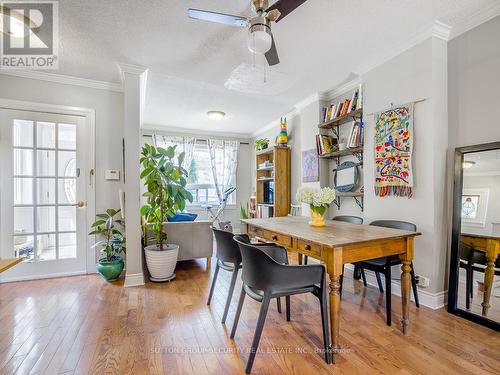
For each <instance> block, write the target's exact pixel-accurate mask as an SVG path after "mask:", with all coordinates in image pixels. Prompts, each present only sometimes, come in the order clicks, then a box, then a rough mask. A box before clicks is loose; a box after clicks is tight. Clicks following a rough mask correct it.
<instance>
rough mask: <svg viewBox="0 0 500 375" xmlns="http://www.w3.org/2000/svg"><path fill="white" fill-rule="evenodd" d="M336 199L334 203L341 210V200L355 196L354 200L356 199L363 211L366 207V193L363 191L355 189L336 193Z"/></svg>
mask: <svg viewBox="0 0 500 375" xmlns="http://www.w3.org/2000/svg"><path fill="white" fill-rule="evenodd" d="M335 196H336V197H335V200H334V201H333V203H334V204H335V206H337V208H338V209H339V210H340V204H341V200H342V198H354V200H355V201H356V204H357V205H358V206H359V208H361V212H362V211H363V209H364V196H365V194H364V193H363V192H361V191H354V192H348V193H339V192H337V193H335Z"/></svg>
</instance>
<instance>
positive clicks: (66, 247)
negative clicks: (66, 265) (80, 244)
mask: <svg viewBox="0 0 500 375" xmlns="http://www.w3.org/2000/svg"><path fill="white" fill-rule="evenodd" d="M67 258H76V233H61V234H60V235H59V259H67Z"/></svg>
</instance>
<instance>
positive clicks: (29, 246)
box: [14, 235, 35, 260]
mask: <svg viewBox="0 0 500 375" xmlns="http://www.w3.org/2000/svg"><path fill="white" fill-rule="evenodd" d="M34 255H35V252H34V249H33V236H24V235H21V236H14V256H15V257H16V258H27V260H33V258H34Z"/></svg>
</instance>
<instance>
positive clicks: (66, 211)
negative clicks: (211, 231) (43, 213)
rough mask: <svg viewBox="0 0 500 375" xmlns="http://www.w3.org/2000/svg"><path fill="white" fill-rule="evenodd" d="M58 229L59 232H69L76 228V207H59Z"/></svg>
mask: <svg viewBox="0 0 500 375" xmlns="http://www.w3.org/2000/svg"><path fill="white" fill-rule="evenodd" d="M58 220H59V230H60V231H61V232H70V231H74V230H76V207H74V206H61V207H59V218H58Z"/></svg>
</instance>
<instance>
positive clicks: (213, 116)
mask: <svg viewBox="0 0 500 375" xmlns="http://www.w3.org/2000/svg"><path fill="white" fill-rule="evenodd" d="M207 116H208V118H209V119H210V120H213V121H220V120H222V119H223V118H224V117H225V116H226V113H225V112H222V111H208V112H207Z"/></svg>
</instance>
